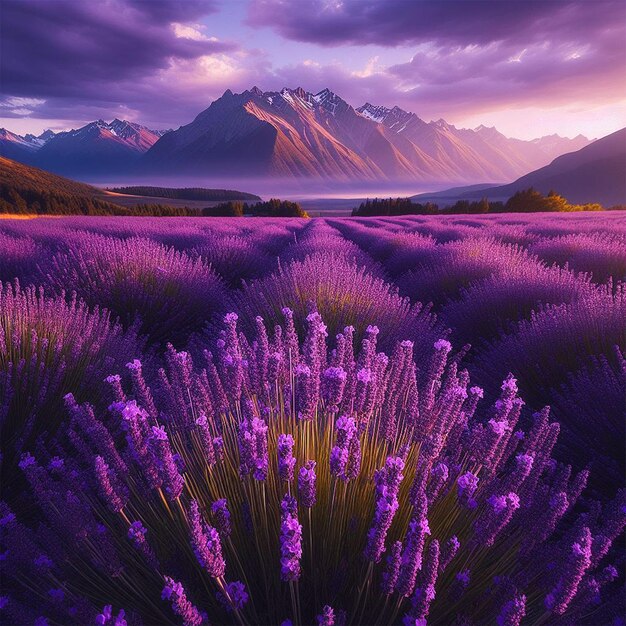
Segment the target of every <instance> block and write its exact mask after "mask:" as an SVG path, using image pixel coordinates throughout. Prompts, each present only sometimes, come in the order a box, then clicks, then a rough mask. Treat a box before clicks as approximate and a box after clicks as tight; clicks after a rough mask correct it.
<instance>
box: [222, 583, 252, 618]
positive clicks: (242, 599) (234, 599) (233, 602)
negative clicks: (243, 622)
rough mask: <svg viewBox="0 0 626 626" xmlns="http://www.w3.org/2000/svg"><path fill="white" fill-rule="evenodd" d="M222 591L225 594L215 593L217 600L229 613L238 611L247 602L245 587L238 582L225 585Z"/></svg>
mask: <svg viewBox="0 0 626 626" xmlns="http://www.w3.org/2000/svg"><path fill="white" fill-rule="evenodd" d="M224 591H225V593H221V592H218V593H217V599H218V601H219V602H220V604H221V605H222V606H223V607H224V608H225V609H226V610H227V611H228V612H229V613H230V612H232V611H240V610H241V609H243V607H244V606H245V605H246V603H247V602H248V599H249V596H248V592H247V591H246V586H245V585H244V584H243V583H242V582H241V581H240V580H236V581H234V582H232V583H227V584H226V585H225V587H224Z"/></svg>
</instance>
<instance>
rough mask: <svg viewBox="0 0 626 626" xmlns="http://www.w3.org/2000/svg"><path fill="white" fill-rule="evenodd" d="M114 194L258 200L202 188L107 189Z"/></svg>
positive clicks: (147, 187) (213, 199) (230, 190)
mask: <svg viewBox="0 0 626 626" xmlns="http://www.w3.org/2000/svg"><path fill="white" fill-rule="evenodd" d="M108 191H112V192H114V193H123V194H128V195H131V196H148V197H152V198H169V199H170V200H206V201H208V202H228V201H230V200H260V199H261V198H259V196H256V195H255V194H253V193H246V192H244V191H235V190H233V189H205V188H203V187H184V188H173V187H151V186H145V185H142V186H133V187H113V188H110V189H108Z"/></svg>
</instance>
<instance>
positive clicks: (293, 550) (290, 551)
mask: <svg viewBox="0 0 626 626" xmlns="http://www.w3.org/2000/svg"><path fill="white" fill-rule="evenodd" d="M280 511H281V515H280V566H281V567H280V577H281V580H283V581H285V582H292V581H295V580H298V579H299V578H300V572H301V569H300V558H301V557H302V526H301V525H300V523H299V522H298V503H297V501H296V499H295V498H293V497H292V496H289V495H286V496H285V497H284V498H283V500H282V502H281V504H280Z"/></svg>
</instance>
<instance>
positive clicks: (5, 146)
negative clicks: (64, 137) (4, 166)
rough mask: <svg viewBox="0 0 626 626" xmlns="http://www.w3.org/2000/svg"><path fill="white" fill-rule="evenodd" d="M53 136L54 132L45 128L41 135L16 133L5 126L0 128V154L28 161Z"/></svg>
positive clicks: (16, 159)
mask: <svg viewBox="0 0 626 626" xmlns="http://www.w3.org/2000/svg"><path fill="white" fill-rule="evenodd" d="M52 137H54V132H53V131H51V130H46V131H44V132H43V133H41V135H39V136H35V135H32V134H27V135H17V134H16V133H12V132H11V131H10V130H7V129H6V128H0V155H2V156H4V157H7V158H9V159H13V160H15V161H22V162H24V163H29V162H31V161H32V160H33V158H34V154H35V153H36V152H37V151H38V150H39V149H40V148H41V147H42V146H44V145H45V144H46V142H47V141H49V140H50V139H52Z"/></svg>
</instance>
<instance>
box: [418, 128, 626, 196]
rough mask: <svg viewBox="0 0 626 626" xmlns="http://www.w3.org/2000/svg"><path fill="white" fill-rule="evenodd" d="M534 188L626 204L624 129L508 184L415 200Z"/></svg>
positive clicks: (558, 158) (508, 193)
mask: <svg viewBox="0 0 626 626" xmlns="http://www.w3.org/2000/svg"><path fill="white" fill-rule="evenodd" d="M530 187H533V188H534V189H536V190H537V191H540V192H541V193H543V194H547V193H549V192H550V191H551V190H555V191H557V192H558V193H559V194H561V195H562V196H565V198H567V200H568V201H569V202H571V203H574V204H587V203H594V202H599V203H600V204H602V205H603V206H605V207H610V206H614V205H626V128H622V129H621V130H618V131H616V132H614V133H611V134H610V135H607V136H606V137H602V138H601V139H598V140H597V141H594V142H593V143H591V144H589V145H587V146H585V147H583V148H581V149H580V150H577V151H575V152H570V153H568V154H563V155H561V156H559V157H557V158H556V159H554V160H553V161H552V162H551V163H550V164H549V165H546V166H544V167H541V168H539V169H537V170H535V171H533V172H529V173H528V174H525V175H524V176H521V177H520V178H518V179H517V180H516V181H514V182H512V183H509V184H507V185H496V186H494V185H489V186H483V185H474V186H472V187H471V188H456V189H448V190H447V191H441V192H438V193H433V194H420V195H417V196H414V198H413V199H415V200H417V201H418V202H422V203H423V202H435V203H438V204H440V205H441V206H444V205H450V204H453V203H454V202H456V201H457V200H470V201H471V200H478V199H480V198H483V197H486V198H488V199H490V200H506V199H507V198H510V197H511V196H512V195H513V194H514V193H515V192H517V191H521V190H523V189H528V188H530Z"/></svg>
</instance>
